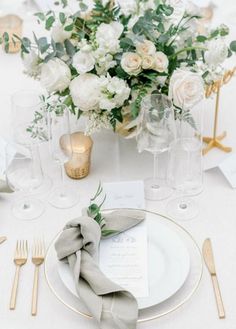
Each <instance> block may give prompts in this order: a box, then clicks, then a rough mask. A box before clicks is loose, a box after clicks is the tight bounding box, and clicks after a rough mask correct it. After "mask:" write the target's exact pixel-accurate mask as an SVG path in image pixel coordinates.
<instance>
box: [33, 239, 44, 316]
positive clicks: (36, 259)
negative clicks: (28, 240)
mask: <svg viewBox="0 0 236 329" xmlns="http://www.w3.org/2000/svg"><path fill="white" fill-rule="evenodd" d="M44 249H45V248H44V243H43V242H42V241H40V240H38V241H35V242H34V246H33V250H32V263H33V264H34V265H35V270H34V284H33V294H32V305H31V314H32V315H34V316H35V315H36V314H37V303H38V280H39V267H40V265H42V264H43V262H44V254H45V250H44Z"/></svg>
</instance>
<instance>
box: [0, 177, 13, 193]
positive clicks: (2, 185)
mask: <svg viewBox="0 0 236 329" xmlns="http://www.w3.org/2000/svg"><path fill="white" fill-rule="evenodd" d="M11 192H12V190H11V189H10V187H9V186H8V185H7V183H6V182H5V181H4V180H2V179H0V193H11Z"/></svg>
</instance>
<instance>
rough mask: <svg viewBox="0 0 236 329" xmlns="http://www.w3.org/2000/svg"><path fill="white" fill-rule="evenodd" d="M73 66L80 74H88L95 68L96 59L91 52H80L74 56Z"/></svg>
mask: <svg viewBox="0 0 236 329" xmlns="http://www.w3.org/2000/svg"><path fill="white" fill-rule="evenodd" d="M72 65H73V66H74V68H75V69H76V71H77V72H78V73H79V74H83V73H87V72H89V71H91V70H92V69H93V68H94V65H95V59H94V57H93V55H92V54H91V53H90V52H85V51H81V50H80V51H78V52H77V53H76V54H75V55H74V56H73V59H72Z"/></svg>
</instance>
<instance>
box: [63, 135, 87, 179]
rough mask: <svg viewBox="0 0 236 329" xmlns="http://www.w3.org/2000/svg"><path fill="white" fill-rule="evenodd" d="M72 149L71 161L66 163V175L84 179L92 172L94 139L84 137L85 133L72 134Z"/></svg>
mask: <svg viewBox="0 0 236 329" xmlns="http://www.w3.org/2000/svg"><path fill="white" fill-rule="evenodd" d="M65 147H66V146H65ZM71 147H72V156H71V159H70V160H69V161H68V162H66V163H65V170H66V173H67V175H68V176H69V177H71V178H73V179H81V178H84V177H86V176H88V174H89V172H90V166H91V152H92V147H93V141H92V138H91V137H90V136H86V135H84V133H83V132H75V133H73V134H71Z"/></svg>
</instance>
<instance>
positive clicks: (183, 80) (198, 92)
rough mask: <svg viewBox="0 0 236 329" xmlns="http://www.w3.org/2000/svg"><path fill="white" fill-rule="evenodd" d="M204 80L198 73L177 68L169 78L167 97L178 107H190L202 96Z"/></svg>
mask: <svg viewBox="0 0 236 329" xmlns="http://www.w3.org/2000/svg"><path fill="white" fill-rule="evenodd" d="M204 94H205V92H204V81H203V79H202V77H201V76H200V75H199V74H198V73H194V72H191V71H187V70H182V69H177V70H175V71H174V73H173V75H172V76H171V78H170V85H169V98H170V99H172V100H173V102H174V104H175V105H176V106H178V107H180V108H182V107H183V106H184V107H185V108H189V109H191V108H192V107H194V106H195V105H196V104H197V103H198V102H200V101H201V100H202V99H203V98H204Z"/></svg>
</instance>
